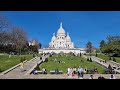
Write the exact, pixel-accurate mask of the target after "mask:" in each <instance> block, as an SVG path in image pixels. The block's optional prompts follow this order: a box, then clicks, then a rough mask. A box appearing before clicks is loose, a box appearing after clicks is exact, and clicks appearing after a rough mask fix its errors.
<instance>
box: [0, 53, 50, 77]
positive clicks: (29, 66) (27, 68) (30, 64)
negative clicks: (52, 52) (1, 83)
mask: <svg viewBox="0 0 120 90" xmlns="http://www.w3.org/2000/svg"><path fill="white" fill-rule="evenodd" d="M48 56H49V55H46V56H43V57H42V60H40V57H35V58H33V59H31V60H29V61H27V62H25V63H24V71H21V69H20V65H19V64H18V65H17V67H16V68H14V69H12V70H10V71H9V72H8V70H6V71H7V73H6V71H4V72H2V73H0V78H1V77H2V78H4V77H5V78H12V77H13V78H21V77H23V78H24V77H25V75H29V74H30V72H31V71H32V70H33V69H34V68H35V67H36V65H37V64H39V63H41V62H42V61H44V60H45V58H47V57H48ZM26 73H27V74H26Z"/></svg>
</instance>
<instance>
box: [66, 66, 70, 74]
mask: <svg viewBox="0 0 120 90" xmlns="http://www.w3.org/2000/svg"><path fill="white" fill-rule="evenodd" d="M67 75H68V76H69V75H70V68H69V67H68V69H67Z"/></svg>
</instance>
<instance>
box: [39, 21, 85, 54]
mask: <svg viewBox="0 0 120 90" xmlns="http://www.w3.org/2000/svg"><path fill="white" fill-rule="evenodd" d="M38 52H39V53H52V52H55V53H57V54H58V53H60V52H64V53H70V52H72V53H74V54H76V55H77V54H80V53H83V54H84V53H86V49H85V48H74V43H73V42H72V41H71V38H70V35H69V33H67V34H66V32H65V30H64V29H63V27H62V23H60V27H59V29H58V31H57V33H56V35H55V33H53V36H52V38H51V41H50V43H49V47H48V48H41V49H39V50H38Z"/></svg>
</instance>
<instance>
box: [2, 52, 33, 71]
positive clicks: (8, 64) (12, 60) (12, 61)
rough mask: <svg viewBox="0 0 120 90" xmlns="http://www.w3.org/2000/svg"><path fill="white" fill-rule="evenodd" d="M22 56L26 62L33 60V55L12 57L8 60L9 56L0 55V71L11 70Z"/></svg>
mask: <svg viewBox="0 0 120 90" xmlns="http://www.w3.org/2000/svg"><path fill="white" fill-rule="evenodd" d="M24 56H25V58H26V59H27V60H30V59H32V58H33V55H21V56H16V55H12V56H11V58H9V55H7V54H5V55H0V69H1V70H2V71H4V70H7V69H9V68H11V67H12V66H14V65H16V64H18V63H20V58H21V57H24Z"/></svg>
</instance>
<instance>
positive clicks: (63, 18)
mask: <svg viewBox="0 0 120 90" xmlns="http://www.w3.org/2000/svg"><path fill="white" fill-rule="evenodd" d="M0 14H2V15H5V16H6V17H7V18H8V19H9V20H10V21H11V23H12V24H13V25H16V26H19V27H22V28H24V30H25V31H26V32H27V34H28V37H29V39H30V40H31V39H34V38H37V39H38V40H39V42H40V43H42V45H43V47H44V46H46V45H48V44H49V42H50V41H51V38H52V35H53V33H54V32H55V34H56V33H57V31H58V29H59V27H60V22H62V24H63V28H64V30H65V31H66V32H69V35H70V37H71V40H72V42H74V45H75V46H77V47H85V45H86V43H87V42H88V41H91V42H92V44H93V46H95V47H97V48H98V47H99V43H100V41H101V40H106V37H107V35H120V11H0Z"/></svg>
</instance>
